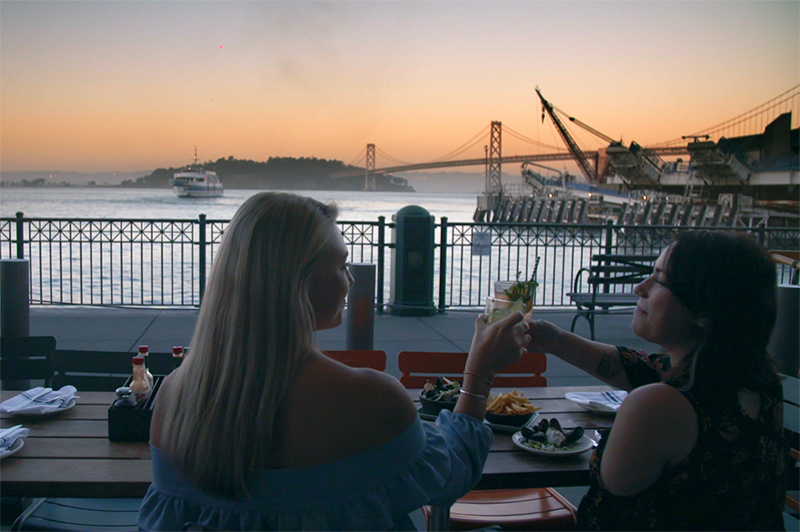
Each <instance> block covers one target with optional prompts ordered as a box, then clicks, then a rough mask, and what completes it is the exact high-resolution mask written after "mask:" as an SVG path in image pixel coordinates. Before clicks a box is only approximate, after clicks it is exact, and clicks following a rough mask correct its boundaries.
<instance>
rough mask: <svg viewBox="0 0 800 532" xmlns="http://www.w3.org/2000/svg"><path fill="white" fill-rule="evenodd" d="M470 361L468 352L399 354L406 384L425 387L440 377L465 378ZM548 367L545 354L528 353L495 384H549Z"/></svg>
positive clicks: (403, 381)
mask: <svg viewBox="0 0 800 532" xmlns="http://www.w3.org/2000/svg"><path fill="white" fill-rule="evenodd" d="M466 363H467V353H448V352H436V351H402V352H400V353H399V354H398V355H397V364H398V366H399V367H400V371H401V372H402V376H401V377H400V382H401V383H402V384H403V386H405V387H406V388H422V387H423V386H425V383H426V382H428V381H435V380H436V377H447V378H451V377H452V379H451V380H458V381H461V380H462V379H463V373H464V366H465V365H466ZM546 369H547V356H546V355H545V354H543V353H525V354H524V355H523V356H522V358H520V359H519V360H518V361H516V362H514V363H513V364H511V365H510V366H508V367H507V368H505V369H504V370H503V372H502V373H500V374H498V375H497V376H496V377H495V378H494V385H495V386H502V387H509V388H510V387H520V388H538V387H541V386H547V379H546V378H544V377H543V376H542V373H544V371H545V370H546Z"/></svg>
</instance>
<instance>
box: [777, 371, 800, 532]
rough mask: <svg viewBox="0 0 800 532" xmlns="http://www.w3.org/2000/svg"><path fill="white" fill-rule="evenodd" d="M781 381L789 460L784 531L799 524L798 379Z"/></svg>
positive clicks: (799, 388) (799, 431) (799, 416)
mask: <svg viewBox="0 0 800 532" xmlns="http://www.w3.org/2000/svg"><path fill="white" fill-rule="evenodd" d="M781 380H782V381H783V430H784V434H785V435H786V439H787V440H788V445H789V449H790V453H789V456H790V459H789V461H788V463H787V465H786V479H787V485H786V506H785V508H784V513H783V521H784V526H785V527H786V530H798V529H800V528H798V524H800V501H798V493H799V491H798V490H800V485H799V484H800V481H798V471H800V451H799V450H798V449H800V379H797V378H796V377H793V376H790V375H781Z"/></svg>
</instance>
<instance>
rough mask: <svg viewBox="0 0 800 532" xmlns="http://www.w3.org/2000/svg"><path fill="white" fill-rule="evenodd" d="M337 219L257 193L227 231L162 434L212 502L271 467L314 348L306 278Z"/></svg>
mask: <svg viewBox="0 0 800 532" xmlns="http://www.w3.org/2000/svg"><path fill="white" fill-rule="evenodd" d="M336 215H337V209H336V207H335V206H334V205H326V204H323V203H320V202H318V201H316V200H313V199H311V198H306V197H302V196H296V195H293V194H282V193H272V192H266V193H259V194H256V195H254V196H252V197H251V198H249V199H248V200H247V201H245V203H244V204H243V205H242V206H241V207H240V208H239V210H238V211H237V212H236V214H235V215H234V217H233V220H231V223H230V225H229V226H228V228H227V230H226V232H225V236H224V238H223V241H222V244H221V245H220V248H219V251H218V253H217V256H216V258H215V260H214V266H213V268H212V271H211V274H210V276H209V281H208V287H207V290H206V293H205V298H204V300H203V304H202V306H201V308H200V313H199V316H198V319H197V325H196V328H195V332H194V336H193V338H192V344H191V345H192V348H191V352H190V355H189V356H188V357H187V359H186V361H185V362H184V364H183V365H182V367H181V369H180V371H179V372H178V373H176V375H175V382H174V384H173V385H174V388H173V390H174V393H173V400H172V401H171V402H170V404H169V405H168V406H167V407H166V410H165V418H164V423H163V428H162V447H163V448H164V449H165V452H166V453H167V454H168V456H170V458H171V461H172V463H173V465H174V466H175V467H177V469H178V470H179V471H180V472H181V474H182V475H183V476H184V478H186V479H187V480H189V481H190V482H192V483H193V484H195V485H196V486H198V487H199V488H201V489H202V490H204V491H206V492H208V493H212V494H215V495H219V496H222V497H226V498H231V499H238V498H242V497H244V496H246V495H247V489H246V482H247V479H248V477H249V475H250V474H251V473H252V471H253V470H254V469H256V468H268V467H270V466H271V457H270V451H271V449H272V448H273V445H274V442H275V433H274V426H275V418H276V413H277V412H278V409H279V408H280V404H281V401H282V400H283V397H284V394H285V393H286V390H287V389H288V387H289V385H290V383H291V381H292V379H293V378H294V373H295V371H296V370H297V368H298V366H299V364H300V363H301V361H302V360H303V359H304V357H306V356H307V355H308V353H309V352H310V351H311V349H312V344H313V335H314V313H313V309H312V306H311V303H310V301H309V294H308V292H309V282H310V273H311V270H312V267H313V266H314V264H315V263H316V262H317V261H318V260H319V257H320V254H321V251H322V250H323V248H324V247H325V245H326V243H327V241H328V238H329V236H328V235H329V234H330V233H329V231H330V224H333V223H335V220H336Z"/></svg>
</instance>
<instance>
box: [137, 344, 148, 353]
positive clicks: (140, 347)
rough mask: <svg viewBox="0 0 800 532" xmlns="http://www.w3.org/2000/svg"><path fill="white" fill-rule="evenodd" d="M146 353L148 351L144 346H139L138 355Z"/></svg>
mask: <svg viewBox="0 0 800 532" xmlns="http://www.w3.org/2000/svg"><path fill="white" fill-rule="evenodd" d="M147 351H148V349H147V346H146V345H140V346H139V352H140V353H147Z"/></svg>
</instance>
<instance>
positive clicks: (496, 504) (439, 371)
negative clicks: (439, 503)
mask: <svg viewBox="0 0 800 532" xmlns="http://www.w3.org/2000/svg"><path fill="white" fill-rule="evenodd" d="M397 362H398V365H399V367H400V371H401V372H402V376H401V377H400V382H401V383H402V384H403V385H404V386H405V387H406V388H422V387H423V386H424V384H425V382H427V381H429V380H433V379H435V378H436V377H440V376H448V375H449V376H448V378H451V377H452V380H459V381H461V380H462V379H463V372H464V366H465V364H466V362H467V353H442V352H423V351H403V352H401V353H400V354H398V355H397ZM546 369H547V356H546V355H545V354H543V353H525V354H524V355H523V356H522V358H520V359H519V360H518V361H517V362H515V363H513V364H511V365H510V366H508V367H507V368H505V369H504V370H503V372H502V373H499V374H497V376H495V378H494V386H501V387H540V386H547V379H546V378H544V377H543V376H542V373H544V371H545V370H546ZM422 512H423V514H424V515H425V519H426V520H427V523H428V529H429V530H431V529H432V526H434V527H435V525H433V524H432V509H431V507H428V506H426V507H424V508H423V509H422ZM577 515H578V511H577V508H575V506H574V505H573V504H572V503H570V502H569V501H568V500H567V499H566V498H564V497H563V496H562V495H561V494H559V493H558V492H557V491H555V490H554V489H552V488H530V489H510V490H473V491H471V492H469V493H467V494H466V495H465V496H463V497H462V498H460V499H458V500H457V501H456V502H455V503H454V504H453V506H452V507H451V508H450V519H449V529H450V530H474V529H478V528H486V527H490V526H493V525H499V526H500V527H502V529H503V530H569V529H572V528H574V527H575V523H576V521H577Z"/></svg>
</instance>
